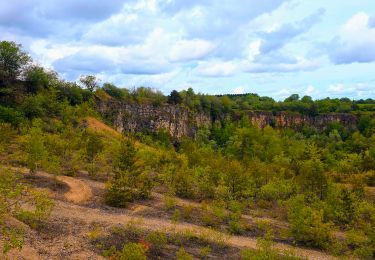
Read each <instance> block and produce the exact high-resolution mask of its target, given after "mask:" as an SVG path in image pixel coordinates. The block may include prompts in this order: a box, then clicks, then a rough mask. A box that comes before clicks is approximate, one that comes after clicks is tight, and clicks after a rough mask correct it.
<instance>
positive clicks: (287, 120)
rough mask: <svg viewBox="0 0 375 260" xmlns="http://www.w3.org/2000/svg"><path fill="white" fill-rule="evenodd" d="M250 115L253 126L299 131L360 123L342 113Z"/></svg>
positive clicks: (262, 113) (269, 113) (257, 112)
mask: <svg viewBox="0 0 375 260" xmlns="http://www.w3.org/2000/svg"><path fill="white" fill-rule="evenodd" d="M248 115H249V119H250V122H252V124H254V125H257V126H259V127H262V128H263V127H265V126H266V125H271V126H274V127H276V128H293V129H297V130H298V129H301V128H303V127H305V126H312V127H315V128H317V129H319V130H322V129H324V128H325V127H327V126H328V125H329V124H330V123H335V122H336V123H340V124H341V125H343V126H345V127H355V126H356V125H357V123H358V118H357V116H355V115H353V114H342V113H341V114H340V113H332V114H322V115H317V116H308V115H301V114H295V113H289V112H276V113H275V114H274V113H272V112H267V111H254V112H249V113H248Z"/></svg>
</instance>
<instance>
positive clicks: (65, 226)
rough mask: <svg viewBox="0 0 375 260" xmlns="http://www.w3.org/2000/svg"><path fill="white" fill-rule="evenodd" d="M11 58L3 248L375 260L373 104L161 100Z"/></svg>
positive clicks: (3, 119)
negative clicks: (72, 78)
mask: <svg viewBox="0 0 375 260" xmlns="http://www.w3.org/2000/svg"><path fill="white" fill-rule="evenodd" d="M9 46H11V47H12V48H8V47H9ZM5 54H7V55H8V56H9V55H10V56H12V57H16V58H15V59H13V60H12V62H13V63H12V64H11V65H12V66H9V62H7V63H5V62H2V61H3V60H5V59H1V58H0V136H1V139H0V247H1V248H2V252H3V255H2V256H1V257H2V258H5V257H8V258H10V259H137V260H138V259H244V260H247V259H306V258H307V259H334V258H338V259H342V258H354V259H357V258H359V259H373V258H374V256H375V249H374V248H375V205H374V200H375V194H374V189H375V188H374V187H375V119H374V112H373V111H372V107H373V105H374V101H373V100H371V99H368V100H354V101H353V100H350V99H329V98H327V99H323V100H312V99H311V98H310V97H307V96H305V97H302V98H300V97H299V96H298V95H292V96H290V97H289V98H287V99H286V100H284V101H275V100H273V99H272V98H267V97H259V96H258V95H256V94H244V95H222V96H213V95H204V94H196V93H194V91H193V90H192V89H189V90H187V91H180V92H177V91H173V92H172V93H171V94H170V95H168V96H165V95H164V94H162V93H161V92H158V91H155V90H152V89H149V88H145V87H140V88H137V89H134V90H127V89H125V88H118V87H116V86H114V85H113V84H110V83H104V84H99V83H98V81H97V79H96V78H95V77H94V76H90V75H89V76H83V77H82V78H81V80H80V82H79V83H77V82H68V81H65V80H62V79H60V78H59V76H58V75H57V73H55V72H53V71H49V70H47V69H45V68H42V67H40V66H38V65H36V64H35V63H33V62H32V61H31V59H30V57H29V56H28V55H27V54H26V53H24V52H23V51H22V49H21V47H20V46H18V45H16V44H15V43H12V42H1V44H0V57H1V55H5Z"/></svg>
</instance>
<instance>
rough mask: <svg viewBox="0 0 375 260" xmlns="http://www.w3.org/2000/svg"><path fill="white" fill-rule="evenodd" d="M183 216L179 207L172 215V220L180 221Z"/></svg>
mask: <svg viewBox="0 0 375 260" xmlns="http://www.w3.org/2000/svg"><path fill="white" fill-rule="evenodd" d="M180 218H181V212H180V210H179V209H175V210H174V212H173V215H172V221H173V222H178V221H180Z"/></svg>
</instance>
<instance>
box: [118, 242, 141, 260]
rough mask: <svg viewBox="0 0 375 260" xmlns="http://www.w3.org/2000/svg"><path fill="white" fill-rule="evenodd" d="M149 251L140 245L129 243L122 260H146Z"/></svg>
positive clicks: (123, 252)
mask: <svg viewBox="0 0 375 260" xmlns="http://www.w3.org/2000/svg"><path fill="white" fill-rule="evenodd" d="M146 253H147V249H146V248H145V247H144V245H142V244H140V243H127V244H125V245H124V247H123V249H122V251H121V255H120V259H121V260H146V259H147V257H146Z"/></svg>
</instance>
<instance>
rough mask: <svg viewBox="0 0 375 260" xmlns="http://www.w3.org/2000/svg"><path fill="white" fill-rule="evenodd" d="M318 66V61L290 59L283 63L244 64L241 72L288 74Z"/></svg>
mask: <svg viewBox="0 0 375 260" xmlns="http://www.w3.org/2000/svg"><path fill="white" fill-rule="evenodd" d="M288 61H289V62H288ZM319 66H320V63H319V61H318V60H306V59H305V58H293V57H291V58H290V60H285V61H284V62H271V63H267V62H261V63H254V62H244V64H243V70H244V71H245V72H250V73H288V72H296V71H308V70H314V69H316V68H318V67H319Z"/></svg>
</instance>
